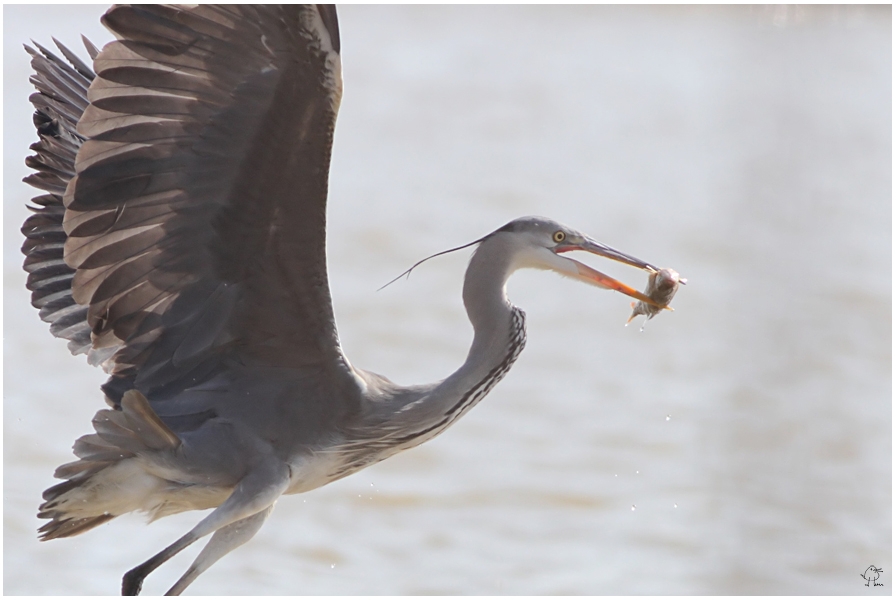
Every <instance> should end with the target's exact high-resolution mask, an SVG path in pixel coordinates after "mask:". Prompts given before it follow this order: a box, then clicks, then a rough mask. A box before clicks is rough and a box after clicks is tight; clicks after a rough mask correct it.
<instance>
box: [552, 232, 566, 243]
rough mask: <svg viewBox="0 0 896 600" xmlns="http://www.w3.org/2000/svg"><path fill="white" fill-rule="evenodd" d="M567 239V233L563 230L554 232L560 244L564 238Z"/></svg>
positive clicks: (555, 238)
mask: <svg viewBox="0 0 896 600" xmlns="http://www.w3.org/2000/svg"><path fill="white" fill-rule="evenodd" d="M565 239H566V234H565V233H563V232H562V231H555V232H554V241H555V242H557V243H558V244H559V243H560V242H562V241H563V240H565Z"/></svg>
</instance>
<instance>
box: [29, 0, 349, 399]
mask: <svg viewBox="0 0 896 600" xmlns="http://www.w3.org/2000/svg"><path fill="white" fill-rule="evenodd" d="M103 23H104V24H105V25H106V27H107V28H109V29H110V30H111V31H112V32H113V33H114V34H115V35H116V37H117V38H118V39H117V41H114V42H112V43H110V44H108V45H107V46H105V47H104V48H103V50H102V51H101V52H100V53H99V55H97V56H96V57H95V59H94V69H95V71H96V77H95V79H93V81H92V82H91V83H90V86H89V89H88V91H87V100H88V101H89V103H88V104H87V105H86V108H84V109H83V114H82V115H80V118H79V120H78V125H77V136H73V137H74V138H75V139H74V140H73V144H77V143H79V142H80V139H78V136H80V138H82V139H83V140H85V141H84V142H83V144H82V145H81V146H80V148H77V154H76V157H75V160H74V169H73V173H74V176H73V177H71V180H70V181H69V182H68V185H67V186H66V187H65V191H64V196H63V202H64V213H63V216H62V222H61V228H59V227H56V226H55V224H54V223H51V222H49V221H52V220H53V219H54V218H55V219H56V221H58V220H59V219H58V214H56V213H58V212H59V211H60V210H61V209H60V208H58V207H54V206H50V210H49V213H53V214H49V213H47V211H46V209H45V213H46V214H43V217H42V218H43V219H44V220H43V221H40V222H33V221H31V220H29V223H31V225H32V227H31V229H30V232H28V237H29V242H26V247H27V246H28V244H31V254H29V259H28V260H31V264H30V265H28V266H29V268H31V269H32V270H33V271H35V272H37V271H41V270H43V271H47V268H46V267H48V265H46V264H42V263H41V261H40V259H38V258H34V257H35V256H36V255H35V254H34V248H36V247H38V246H42V245H44V246H46V245H47V244H56V245H57V247H58V244H59V243H60V241H62V243H64V264H62V265H58V266H59V269H60V270H61V271H65V269H66V268H67V269H68V271H67V272H65V273H62V275H64V276H66V277H69V281H70V283H67V284H65V283H60V284H57V285H59V286H61V289H60V290H57V291H56V292H54V293H55V294H56V295H57V296H58V298H57V300H58V299H61V300H60V302H62V303H66V302H67V303H68V304H66V306H65V307H64V309H63V310H62V312H63V313H65V311H66V310H68V311H69V312H68V313H65V315H59V316H57V317H54V319H52V323H53V325H52V327H54V328H56V332H55V333H57V335H60V334H61V335H62V336H63V337H68V338H69V339H70V340H72V345H73V346H74V348H73V350H75V351H78V350H81V349H83V348H85V343H86V342H87V338H86V331H88V330H89V349H88V354H89V356H90V357H92V358H93V362H98V363H100V364H102V366H103V368H104V369H105V370H106V371H107V372H109V373H110V374H111V375H112V378H111V379H110V381H109V383H107V384H106V386H105V387H104V389H105V390H106V392H107V395H108V396H109V397H110V399H112V400H113V401H115V402H117V401H118V400H119V399H120V396H121V394H122V393H123V392H124V391H125V390H126V389H129V388H131V387H136V388H138V389H140V390H141V391H143V392H144V393H147V394H149V393H152V392H154V391H156V392H158V391H162V390H165V389H169V390H176V389H178V388H180V387H183V386H186V385H188V384H189V383H191V382H197V381H201V380H202V379H204V378H206V377H207V376H209V375H210V374H211V373H213V372H215V371H216V370H218V369H221V368H224V367H225V366H226V364H228V362H231V363H232V362H234V361H235V362H237V363H240V364H259V365H264V366H269V367H270V366H273V367H289V368H300V369H301V368H307V369H312V370H314V371H315V372H320V373H322V374H323V373H324V372H327V373H330V374H332V375H333V376H334V377H337V378H339V377H341V378H347V377H350V375H349V368H348V367H347V364H346V361H345V359H344V357H343V356H342V354H341V350H340V348H339V342H338V337H337V334H336V329H335V324H334V319H333V311H332V304H331V300H330V294H329V287H328V282H327V274H326V256H325V217H326V215H325V209H326V194H327V177H328V172H329V162H330V148H331V144H332V138H333V127H334V124H335V119H336V112H337V110H338V106H339V101H340V98H341V93H342V81H341V67H340V58H339V35H338V28H337V22H336V13H335V10H334V9H333V7H332V6H317V7H315V6H237V5H227V6H209V5H198V6H191V7H184V8H178V7H163V6H142V5H140V6H116V7H114V8H112V9H110V10H109V11H108V12H107V13H106V15H105V16H104V17H103ZM67 57H68V56H67ZM70 70H71V69H70ZM75 71H80V69H79V68H78V66H77V65H76V68H75ZM87 71H88V72H89V69H87ZM61 72H62V70H61V69H56V70H55V71H54V72H53V75H54V76H55V75H57V74H58V73H61ZM82 75H83V76H84V78H88V79H89V74H84V73H82ZM39 78H40V72H39V75H38V79H39ZM80 83H83V82H80ZM44 93H45V94H46V92H44ZM53 93H54V92H53V91H52V90H51V91H50V95H51V96H52V94H53ZM74 95H75V96H77V90H76V91H75V94H74ZM77 100H78V98H77V97H75V98H74V100H73V101H72V102H71V103H72V104H73V105H77ZM38 112H40V110H39V111H38ZM63 129H65V128H64V127H63ZM43 139H44V138H43V136H42V140H43ZM47 145H48V146H49V145H50V144H47ZM56 145H61V142H60V143H59V144H56ZM53 148H54V152H55V146H53ZM37 150H38V157H37V159H38V160H39V159H44V158H47V157H49V156H51V155H52V154H53V153H52V152H49V151H45V152H42V151H41V149H40V148H37ZM65 150H66V151H68V150H70V148H68V147H66V148H65ZM57 154H62V150H60V151H58V152H57ZM66 159H68V155H66V156H65V157H63V159H62V160H61V163H63V164H62V165H61V167H62V170H63V171H64V170H65V168H66V167H69V166H70V164H66ZM64 175H65V174H63V179H64ZM68 176H70V174H69V175H68ZM44 189H46V188H44ZM41 198H44V197H41ZM36 202H37V203H38V204H40V203H41V199H40V198H38V199H36ZM44 204H46V203H44ZM50 204H52V203H50ZM36 216H40V213H39V215H36ZM32 219H35V217H32ZM47 219H49V221H47ZM26 229H28V223H26ZM45 242H46V244H45ZM47 250H51V249H47ZM27 252H28V251H27V250H26V253H27ZM26 264H27V261H26ZM71 271H73V276H71ZM47 279H49V278H44V279H41V282H42V283H47V281H46V280H47ZM60 281H62V280H60ZM41 282H38V284H39V283H41ZM42 302H44V303H45V304H46V303H47V297H46V296H44V297H43V299H42ZM84 308H86V314H84V311H83V309H84ZM79 318H80V319H82V320H80V321H79V320H78V319H79ZM85 318H86V320H83V319H85ZM65 319H68V320H65ZM70 321H75V322H70ZM85 323H86V325H85Z"/></svg>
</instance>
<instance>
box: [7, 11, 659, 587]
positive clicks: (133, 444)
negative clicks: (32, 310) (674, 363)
mask: <svg viewBox="0 0 896 600" xmlns="http://www.w3.org/2000/svg"><path fill="white" fill-rule="evenodd" d="M103 23H104V24H105V25H106V26H107V27H108V28H109V29H110V30H111V31H112V32H113V33H114V34H115V36H116V38H117V40H116V41H113V42H111V43H110V44H108V45H106V46H105V47H104V48H103V49H102V50H99V49H97V48H95V47H93V46H92V45H91V44H89V43H87V44H86V46H87V51H88V53H89V54H90V57H91V59H92V60H93V63H92V67H91V66H88V65H87V64H85V63H84V62H82V61H81V60H80V59H78V58H77V56H76V55H75V54H74V53H72V52H70V51H69V50H68V49H66V48H64V47H62V46H61V45H60V52H61V53H62V55H63V58H59V57H57V56H56V55H54V54H53V53H52V52H50V51H49V50H47V49H45V48H43V47H40V46H38V47H37V50H34V49H29V52H30V53H31V54H32V65H33V67H34V70H35V75H34V76H33V78H32V81H33V82H34V84H35V85H36V87H37V89H38V92H37V93H36V94H34V95H33V96H32V102H33V103H34V106H35V108H36V113H35V125H36V127H37V130H38V134H39V138H40V139H39V141H38V142H37V143H36V144H35V145H34V146H33V149H34V151H35V155H34V156H32V157H30V158H29V159H28V164H29V166H31V167H32V168H33V169H34V170H35V173H34V174H33V175H31V176H30V177H29V178H28V179H27V181H29V183H31V184H32V185H34V186H35V187H37V188H39V189H41V190H43V191H44V192H45V193H44V194H43V195H41V196H38V197H36V198H35V199H34V203H35V204H36V205H37V208H35V209H34V210H35V214H34V215H33V216H31V217H30V218H29V219H28V220H27V221H26V223H25V224H24V226H23V232H24V233H25V236H26V241H25V244H24V246H23V252H24V253H25V256H26V259H25V268H26V270H27V271H28V272H29V278H28V287H29V289H30V290H31V291H32V303H33V304H34V306H35V307H37V308H39V309H40V312H41V318H43V319H44V320H45V321H47V322H48V323H49V324H50V329H51V332H52V333H53V334H54V335H56V336H58V337H61V338H64V339H67V340H68V341H69V348H70V350H71V351H72V352H73V353H75V354H86V356H87V360H88V362H89V363H90V364H92V365H98V366H101V367H102V368H103V369H104V370H105V371H106V372H107V373H108V374H109V376H110V377H109V379H108V381H107V382H106V383H105V384H104V385H103V386H102V390H103V392H104V395H105V398H106V401H107V403H108V404H109V408H107V409H103V410H100V411H98V412H97V414H96V416H95V418H94V419H93V427H94V430H95V432H94V433H92V434H89V435H85V436H83V437H81V438H79V439H78V440H77V441H76V442H75V446H74V453H75V456H76V457H77V460H75V461H74V462H70V463H68V464H64V465H62V466H60V467H59V468H58V469H57V470H56V472H55V476H56V477H57V478H59V479H62V480H63V481H62V482H61V483H59V484H57V485H55V486H53V487H51V488H49V489H48V490H46V492H45V493H44V503H43V504H42V505H41V507H40V512H39V516H40V517H42V518H45V519H48V520H49V521H48V522H47V523H46V524H45V525H44V526H43V527H41V529H40V533H41V537H42V539H45V540H49V539H55V538H61V537H68V536H73V535H76V534H79V533H82V532H84V531H87V530H89V529H91V528H93V527H96V526H98V525H100V524H102V523H105V522H107V521H109V520H111V519H113V518H115V517H116V516H119V515H122V514H125V513H128V512H133V511H143V512H146V513H148V514H150V515H151V516H152V517H153V518H159V517H163V516H166V515H170V514H174V513H178V512H182V511H187V510H198V509H209V508H211V509H213V510H212V512H211V513H210V514H209V515H207V516H206V517H205V518H203V519H202V520H201V521H200V522H199V523H198V524H197V525H196V526H195V527H194V528H193V529H191V530H190V531H189V532H187V533H186V534H185V535H184V536H182V537H181V538H179V539H178V540H176V541H175V542H174V543H173V544H171V545H170V546H168V547H167V548H165V549H164V550H162V551H161V552H160V553H159V554H157V555H155V556H154V557H152V558H150V559H149V560H148V561H146V562H145V563H143V564H141V565H139V566H138V567H136V568H134V569H132V570H131V571H129V572H128V573H127V574H126V575H125V576H124V579H123V582H122V593H124V594H137V593H139V591H140V589H141V586H142V582H143V580H144V578H145V577H146V576H148V575H149V574H150V573H151V572H152V571H153V570H154V569H155V568H157V567H158V566H159V565H161V564H162V563H164V562H165V561H167V560H168V559H169V558H171V557H172V556H173V555H175V554H176V553H178V552H180V551H181V550H182V549H184V548H186V547H187V546H189V545H190V544H192V543H193V542H195V541H197V540H198V539H200V538H203V537H205V536H209V535H210V536H211V539H210V540H209V542H208V543H207V544H206V546H205V548H204V549H203V550H202V551H201V552H200V554H199V555H198V557H197V558H196V560H195V561H194V562H193V564H192V566H191V567H190V568H189V569H188V570H187V571H186V573H184V575H183V576H182V577H181V578H180V579H179V580H178V581H177V582H176V583H175V584H174V585H173V587H172V588H171V589H170V590H169V593H170V594H179V593H180V592H182V591H183V590H184V589H185V588H186V587H187V586H188V585H189V584H190V583H191V582H192V581H193V580H195V578H196V577H198V576H199V575H200V574H201V573H202V572H204V571H205V570H206V569H208V568H209V567H210V566H211V565H212V564H213V563H214V562H216V561H217V560H218V559H220V558H221V557H222V556H224V555H225V554H227V553H228V552H230V551H231V550H233V549H234V548H236V547H238V546H239V545H241V544H243V543H245V542H246V541H248V540H249V539H250V538H251V537H252V536H253V535H254V534H255V533H256V532H257V531H258V529H259V528H260V527H261V525H262V524H263V522H264V521H265V519H266V518H267V516H268V515H269V514H270V512H271V510H272V507H273V504H274V502H275V501H276V500H277V499H278V498H279V497H280V496H281V495H283V494H295V493H301V492H305V491H308V490H311V489H314V488H317V487H319V486H322V485H325V484H327V483H329V482H332V481H334V480H337V479H339V478H342V477H345V476H347V475H349V474H351V473H354V472H356V471H358V470H360V469H362V468H364V467H366V466H368V465H371V464H374V463H376V462H378V461H381V460H383V459H385V458H388V457H389V456H391V455H393V454H395V453H397V452H400V451H402V450H405V449H408V448H411V447H414V446H417V445H419V444H421V443H422V442H424V441H427V440H429V439H432V438H433V437H435V436H436V435H438V434H439V433H441V432H442V431H444V430H445V429H446V428H447V427H448V426H450V425H451V424H452V423H453V422H455V421H456V420H457V418H458V417H460V416H461V415H463V414H464V413H466V412H467V411H468V410H469V409H470V408H472V407H473V406H474V405H475V404H476V403H478V402H479V400H481V398H482V397H483V396H484V395H485V394H487V393H488V392H489V390H491V389H492V387H493V386H494V385H495V384H496V383H497V382H498V381H499V380H500V379H501V378H502V377H503V376H504V375H505V374H506V373H507V372H508V370H509V369H510V367H511V366H512V364H513V363H514V361H515V360H516V358H517V356H518V355H519V353H520V352H521V350H522V348H523V345H524V344H525V317H524V313H523V312H522V311H521V310H520V309H518V308H516V307H515V306H513V305H512V304H511V303H510V302H509V300H508V299H507V296H506V292H505V283H506V281H507V279H508V277H509V276H510V275H511V274H512V273H513V272H514V271H515V270H517V269H521V268H536V269H548V270H553V271H556V272H558V273H560V274H563V275H566V276H570V277H573V278H577V279H579V280H581V281H584V282H586V283H589V284H594V285H598V286H601V287H605V288H610V289H615V290H617V291H620V292H623V293H625V294H627V295H629V296H631V297H634V298H636V299H638V300H641V301H643V302H647V303H649V304H654V305H655V304H656V302H655V301H653V300H651V299H650V298H648V297H646V296H644V295H643V294H641V293H639V292H637V291H635V290H633V289H631V288H629V287H628V286H626V285H624V284H622V283H620V282H618V281H616V280H615V279H612V278H610V277H608V276H606V275H603V274H602V273H600V272H598V271H596V270H594V269H592V268H590V267H588V266H586V265H584V264H582V263H579V262H577V261H575V260H572V259H570V258H568V257H567V256H563V254H564V253H566V252H570V251H574V250H580V251H585V252H590V253H592V254H596V255H599V256H603V257H606V258H610V259H612V260H615V261H620V262H622V263H625V264H628V265H631V266H634V267H637V268H640V269H643V270H646V271H648V272H655V271H656V270H657V269H656V267H654V266H653V265H651V264H649V263H647V262H644V261H642V260H640V259H637V258H634V257H632V256H630V255H627V254H624V253H622V252H619V251H617V250H614V249H613V248H610V247H608V246H606V245H603V244H601V243H599V242H597V241H595V240H593V239H592V238H590V237H588V236H586V235H584V234H582V233H580V232H578V231H576V230H574V229H571V228H569V227H566V226H563V225H561V224H559V223H556V222H554V221H552V220H549V219H545V218H541V217H526V218H521V219H517V220H514V221H511V222H510V223H508V224H506V225H504V226H503V227H500V228H498V229H496V230H494V231H492V232H491V233H489V234H487V235H485V236H483V237H482V238H480V239H478V240H476V241H475V242H473V243H472V244H470V245H475V246H476V249H475V251H474V253H473V255H472V258H471V260H470V263H469V266H468V268H467V272H466V276H465V281H464V287H463V300H464V305H465V307H466V310H467V313H468V315H469V318H470V321H471V323H472V325H473V329H474V337H473V342H472V346H471V348H470V351H469V354H468V355H467V358H466V360H465V361H464V363H463V364H462V365H461V366H460V367H459V368H458V369H457V370H456V371H455V372H454V373H453V374H451V375H449V376H448V377H447V378H445V379H443V380H441V381H438V382H435V383H431V384H426V385H416V386H411V387H401V386H398V385H396V384H394V383H392V382H391V381H389V380H388V379H386V378H385V377H382V376H380V375H377V374H375V373H371V372H368V371H364V370H362V369H359V368H356V367H355V366H354V365H352V364H351V363H350V362H349V360H348V359H347V358H346V356H345V355H344V354H343V352H342V349H341V347H340V344H339V338H338V335H337V331H336V327H335V321H334V317H333V309H332V303H331V299H330V293H329V285H328V280H327V272H326V256H325V219H326V214H325V209H326V197H327V184H328V173H329V160H330V149H331V145H332V141H333V132H334V126H335V119H336V114H337V111H338V107H339V103H340V98H341V94H342V78H341V66H340V65H341V59H340V41H339V32H338V25H337V19H336V12H335V10H334V9H333V8H332V7H331V6H316V7H315V6H302V7H300V6H284V7H273V6H235V5H229V6H223V7H215V6H209V5H199V6H190V7H183V8H178V7H155V6H127V5H122V6H116V7H114V8H112V9H110V10H109V11H108V12H107V13H106V14H105V16H104V17H103Z"/></svg>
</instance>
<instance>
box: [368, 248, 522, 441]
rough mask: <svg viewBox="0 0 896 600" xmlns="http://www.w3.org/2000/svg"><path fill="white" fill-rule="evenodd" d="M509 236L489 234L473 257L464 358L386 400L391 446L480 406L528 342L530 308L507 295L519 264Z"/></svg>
mask: <svg viewBox="0 0 896 600" xmlns="http://www.w3.org/2000/svg"><path fill="white" fill-rule="evenodd" d="M503 237H504V236H494V237H490V238H487V239H486V240H484V241H483V242H482V244H481V245H480V246H479V248H477V250H476V252H475V253H474V254H473V256H472V258H471V259H470V264H469V266H468V267H467V273H466V277H465V279H464V291H463V299H464V306H465V307H466V309H467V316H468V317H469V319H470V323H471V324H472V325H473V332H474V333H473V344H472V346H471V347H470V351H469V353H468V354H467V358H466V360H465V361H464V363H463V364H462V365H461V366H460V368H459V369H457V370H456V371H455V372H454V373H452V374H451V375H449V376H448V377H447V378H446V379H444V380H442V381H440V382H438V383H435V384H432V385H428V386H415V387H414V388H408V389H405V390H402V392H399V393H397V394H396V395H395V396H393V398H391V399H390V400H391V401H390V402H388V403H387V404H388V405H389V406H388V409H387V410H388V411H389V415H388V416H386V415H384V416H386V421H387V423H388V426H387V429H388V430H389V435H388V440H386V439H384V440H383V441H384V442H388V445H389V446H390V449H391V450H392V451H398V450H403V449H405V448H410V447H413V446H416V445H418V444H421V443H423V442H425V441H427V440H429V439H431V438H433V437H435V436H436V435H438V434H439V433H441V432H442V431H444V430H445V429H446V428H447V427H448V426H449V425H451V424H452V423H453V422H454V421H455V420H456V419H457V418H458V417H460V416H461V415H463V414H464V413H466V412H467V411H468V410H469V409H470V408H472V407H473V406H475V405H476V404H477V403H478V402H479V400H481V399H482V397H483V396H485V395H486V394H487V393H488V392H489V391H490V390H491V388H492V387H493V386H494V385H495V384H496V383H497V382H498V381H500V380H501V379H502V378H503V377H504V375H506V374H507V372H508V371H509V370H510V367H511V366H512V365H513V363H514V361H515V360H516V358H517V357H518V356H519V353H520V352H521V351H522V349H523V346H524V345H525V342H526V329H525V314H524V313H523V311H521V310H520V309H518V308H516V307H515V306H513V305H511V304H510V302H509V301H508V300H507V295H506V292H505V283H506V282H507V278H508V277H509V276H510V274H511V273H512V272H513V271H514V270H515V268H516V265H514V264H512V263H511V261H510V258H509V257H511V256H513V253H512V252H510V248H508V247H506V246H507V244H508V242H509V240H505V239H503Z"/></svg>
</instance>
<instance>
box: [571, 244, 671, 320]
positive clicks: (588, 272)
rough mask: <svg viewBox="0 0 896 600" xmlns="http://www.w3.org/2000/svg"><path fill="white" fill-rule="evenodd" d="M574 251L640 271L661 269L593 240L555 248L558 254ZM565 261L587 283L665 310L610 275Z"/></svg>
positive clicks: (576, 262) (578, 263)
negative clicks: (623, 264)
mask: <svg viewBox="0 0 896 600" xmlns="http://www.w3.org/2000/svg"><path fill="white" fill-rule="evenodd" d="M573 250H583V251H585V252H590V253H591V254H596V255H597V256H603V257H604V258H609V259H611V260H615V261H617V262H621V263H625V264H627V265H630V266H632V267H637V268H639V269H643V270H644V271H649V272H651V273H652V272H655V271H659V269H658V268H657V267H655V266H653V265H652V264H650V263H649V262H645V261H643V260H641V259H640V258H635V257H634V256H630V255H628V254H625V253H624V252H620V251H619V250H616V249H615V248H611V247H609V246H607V245H605V244H601V243H600V242H598V241H595V240H592V239H591V238H587V237H586V238H584V241H583V242H581V243H578V244H574V243H569V244H565V245H562V246H558V247H556V248H554V252H555V253H557V254H561V253H563V252H572V251H573ZM563 258H564V260H568V261H569V262H571V263H573V265H575V268H576V271H577V273H574V274H573V276H574V277H577V278H578V279H581V280H582V281H584V282H586V283H590V284H592V285H596V286H598V287H602V288H605V289H608V290H616V291H617V292H622V293H623V294H625V295H626V296H631V297H632V298H635V299H637V300H640V301H641V302H646V303H647V304H650V305H652V306H657V307H659V308H665V307H664V306H663V305H661V304H659V303H657V302H656V301H655V300H653V299H651V298H650V297H649V296H646V295H645V294H642V293H641V292H639V291H638V290H636V289H633V288H630V287H629V286H627V285H625V284H624V283H622V282H621V281H617V280H616V279H613V278H612V277H610V276H609V275H606V274H604V273H601V272H600V271H597V270H595V269H592V268H591V267H589V266H588V265H585V264H582V263H580V262H579V261H577V260H573V259H571V258H568V257H563Z"/></svg>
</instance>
